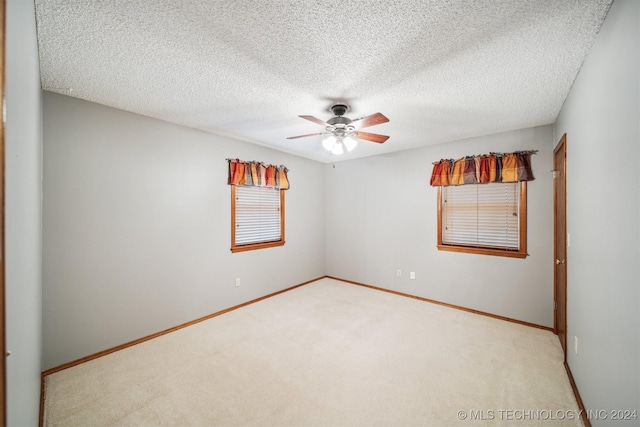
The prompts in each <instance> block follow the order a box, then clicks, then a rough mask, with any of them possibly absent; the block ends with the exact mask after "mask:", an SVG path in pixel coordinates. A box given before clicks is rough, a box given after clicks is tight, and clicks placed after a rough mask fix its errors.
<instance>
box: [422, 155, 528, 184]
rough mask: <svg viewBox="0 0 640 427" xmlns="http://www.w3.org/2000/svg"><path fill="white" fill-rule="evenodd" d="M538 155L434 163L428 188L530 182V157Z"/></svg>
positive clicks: (446, 160)
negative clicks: (430, 186)
mask: <svg viewBox="0 0 640 427" xmlns="http://www.w3.org/2000/svg"><path fill="white" fill-rule="evenodd" d="M535 153H537V151H535V150H532V151H516V152H513V153H489V154H482V155H478V156H466V157H462V158H460V159H458V160H451V159H442V160H440V161H438V162H435V163H433V171H432V173H431V185H432V186H434V187H437V186H448V185H463V184H485V183H488V182H518V181H533V180H534V179H535V178H534V177H533V172H532V170H531V157H530V156H531V154H535Z"/></svg>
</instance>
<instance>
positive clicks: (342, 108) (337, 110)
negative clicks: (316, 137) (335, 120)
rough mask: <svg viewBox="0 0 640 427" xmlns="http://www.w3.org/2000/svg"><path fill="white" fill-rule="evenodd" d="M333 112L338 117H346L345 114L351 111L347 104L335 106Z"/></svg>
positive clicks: (332, 107)
mask: <svg viewBox="0 0 640 427" xmlns="http://www.w3.org/2000/svg"><path fill="white" fill-rule="evenodd" d="M331 111H333V114H335V115H336V116H344V113H346V112H347V111H349V106H348V105H347V104H333V105H332V106H331Z"/></svg>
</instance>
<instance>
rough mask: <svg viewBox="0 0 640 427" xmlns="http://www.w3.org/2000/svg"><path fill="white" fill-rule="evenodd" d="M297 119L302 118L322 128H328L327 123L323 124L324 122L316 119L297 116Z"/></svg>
mask: <svg viewBox="0 0 640 427" xmlns="http://www.w3.org/2000/svg"><path fill="white" fill-rule="evenodd" d="M298 117H302V118H303V119H305V120H309V121H310V122H313V123H315V124H317V125H320V126H323V127H327V126H329V123H327V122H324V121H322V120H320V119H319V118H317V117H313V116H298Z"/></svg>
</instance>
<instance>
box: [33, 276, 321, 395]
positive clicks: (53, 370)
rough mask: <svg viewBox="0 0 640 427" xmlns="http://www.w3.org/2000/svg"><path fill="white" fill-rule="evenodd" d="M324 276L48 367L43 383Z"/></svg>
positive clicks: (43, 376) (43, 374)
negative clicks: (56, 375)
mask: <svg viewBox="0 0 640 427" xmlns="http://www.w3.org/2000/svg"><path fill="white" fill-rule="evenodd" d="M324 277H325V276H322V277H318V278H316V279H313V280H309V281H306V282H303V283H300V284H298V285H295V286H291V287H290V288H286V289H282V290H280V291H277V292H273V293H271V294H268V295H264V296H261V297H259V298H256V299H253V300H251V301H247V302H243V303H242V304H238V305H235V306H233V307H229V308H226V309H224V310H221V311H217V312H215V313H212V314H209V315H206V316H204V317H200V318H198V319H195V320H192V321H190V322H187V323H183V324H181V325H178V326H174V327H172V328H169V329H165V330H163V331H160V332H156V333H155V334H151V335H148V336H146V337H142V338H138V339H136V340H133V341H129V342H127V343H124V344H121V345H118V346H116V347H112V348H109V349H106V350H102V351H99V352H97V353H94V354H91V355H89V356H85V357H82V358H80V359H77V360H73V361H71V362H67V363H65V364H63V365H60V366H56V367H55V368H50V369H47V370H45V371H43V372H42V379H43V381H42V384H43V385H44V378H45V377H46V376H47V375H51V374H54V373H56V372H60V371H63V370H65V369H68V368H71V367H73V366H77V365H80V364H82V363H85V362H88V361H90V360H93V359H97V358H99V357H102V356H106V355H107V354H111V353H115V352H116V351H119V350H122V349H125V348H127V347H131V346H134V345H136V344H140V343H143V342H145V341H149V340H151V339H154V338H157V337H160V336H162V335H165V334H168V333H170V332H174V331H177V330H179V329H182V328H186V327H187V326H191V325H195V324H196V323H200V322H203V321H205V320H208V319H211V318H213V317H217V316H220V315H221V314H225V313H228V312H230V311H233V310H237V309H239V308H242V307H245V306H247V305H249V304H253V303H256V302H258V301H262V300H264V299H267V298H271V297H273V296H276V295H278V294H281V293H284V292H287V291H290V290H292V289H295V288H299V287H300V286H304V285H308V284H309V283H313V282H315V281H318V280H321V279H324ZM43 393H44V391H43Z"/></svg>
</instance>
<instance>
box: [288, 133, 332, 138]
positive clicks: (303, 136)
mask: <svg viewBox="0 0 640 427" xmlns="http://www.w3.org/2000/svg"><path fill="white" fill-rule="evenodd" d="M317 135H324V132H320V133H308V134H306V135H298V136H290V137H288V138H287V139H298V138H306V137H308V136H317Z"/></svg>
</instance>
